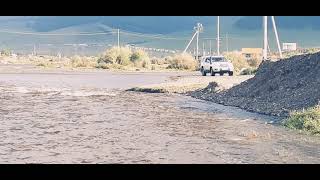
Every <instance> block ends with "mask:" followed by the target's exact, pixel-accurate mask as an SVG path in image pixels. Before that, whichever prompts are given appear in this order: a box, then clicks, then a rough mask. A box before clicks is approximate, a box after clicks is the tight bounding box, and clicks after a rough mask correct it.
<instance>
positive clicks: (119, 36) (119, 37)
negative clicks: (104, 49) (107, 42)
mask: <svg viewBox="0 0 320 180" xmlns="http://www.w3.org/2000/svg"><path fill="white" fill-rule="evenodd" d="M118 49H119V50H120V29H118Z"/></svg>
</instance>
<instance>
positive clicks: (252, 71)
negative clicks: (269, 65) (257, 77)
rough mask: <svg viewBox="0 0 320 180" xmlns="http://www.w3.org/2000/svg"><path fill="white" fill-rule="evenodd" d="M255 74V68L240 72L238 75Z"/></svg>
mask: <svg viewBox="0 0 320 180" xmlns="http://www.w3.org/2000/svg"><path fill="white" fill-rule="evenodd" d="M256 73H257V68H251V67H250V68H246V69H242V70H241V71H240V75H254V74H256Z"/></svg>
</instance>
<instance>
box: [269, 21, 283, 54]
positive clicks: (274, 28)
mask: <svg viewBox="0 0 320 180" xmlns="http://www.w3.org/2000/svg"><path fill="white" fill-rule="evenodd" d="M271 20H272V25H273V30H274V33H275V35H276V40H277V45H278V50H279V55H280V58H282V50H281V46H280V41H279V36H278V31H277V26H276V22H275V20H274V16H271Z"/></svg>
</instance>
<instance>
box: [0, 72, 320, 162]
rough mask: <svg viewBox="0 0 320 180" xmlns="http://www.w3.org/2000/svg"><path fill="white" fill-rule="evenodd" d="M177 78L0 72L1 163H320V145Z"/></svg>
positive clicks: (164, 76)
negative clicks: (186, 89) (167, 87)
mask: <svg viewBox="0 0 320 180" xmlns="http://www.w3.org/2000/svg"><path fill="white" fill-rule="evenodd" d="M172 75H176V74H174V73H131V74H130V73H126V74H125V73H121V74H120V73H103V72H87V73H75V72H74V73H72V72H50V73H43V72H18V73H12V72H10V73H9V72H2V73H1V72H0V136H1V138H0V139H1V140H0V163H320V138H319V137H312V136H308V135H303V134H299V133H298V132H295V131H290V130H287V129H285V128H283V127H281V126H279V125H275V124H270V123H269V122H277V120H278V119H276V118H274V117H270V116H264V115H259V114H255V113H249V112H246V111H243V110H240V109H238V108H233V107H225V106H222V105H218V104H215V103H211V102H205V101H202V100H198V99H193V98H191V97H187V96H182V95H176V94H146V93H138V92H125V91H123V89H126V88H130V87H132V86H136V85H142V84H151V83H159V82H164V81H166V80H168V78H169V77H170V76H172Z"/></svg>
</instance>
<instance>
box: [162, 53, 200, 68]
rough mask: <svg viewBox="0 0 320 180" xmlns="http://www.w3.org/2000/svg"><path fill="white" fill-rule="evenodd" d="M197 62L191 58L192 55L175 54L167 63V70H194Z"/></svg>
mask: <svg viewBox="0 0 320 180" xmlns="http://www.w3.org/2000/svg"><path fill="white" fill-rule="evenodd" d="M197 65H198V63H197V61H196V60H195V59H194V58H193V57H192V55H190V54H187V53H182V54H176V55H174V56H173V58H172V59H171V60H170V61H169V66H168V68H170V69H183V70H192V71H193V70H196V69H197Z"/></svg>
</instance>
